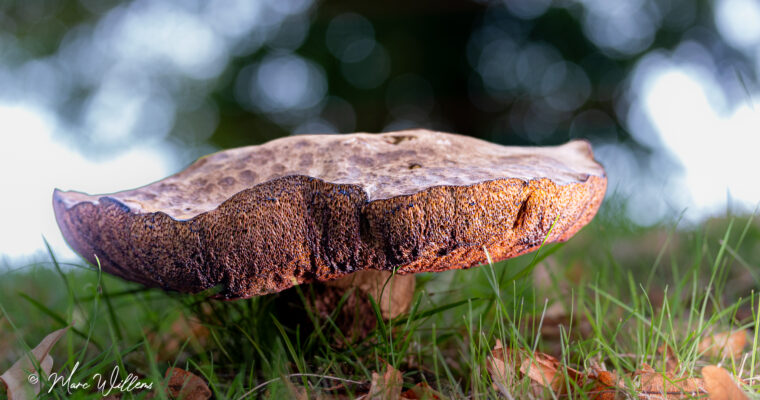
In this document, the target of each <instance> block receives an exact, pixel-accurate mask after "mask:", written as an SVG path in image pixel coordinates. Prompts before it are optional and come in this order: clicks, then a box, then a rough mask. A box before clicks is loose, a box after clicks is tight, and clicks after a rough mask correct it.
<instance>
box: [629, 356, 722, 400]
mask: <svg viewBox="0 0 760 400" xmlns="http://www.w3.org/2000/svg"><path fill="white" fill-rule="evenodd" d="M634 377H638V378H639V379H640V381H639V389H638V395H639V398H640V399H647V400H673V399H686V398H693V397H697V396H702V395H704V394H705V393H707V392H706V391H705V389H704V382H703V381H702V379H700V378H689V377H679V376H677V375H676V374H674V373H672V372H657V371H655V370H654V369H653V368H652V367H650V366H649V365H647V364H644V366H643V367H642V369H641V370H639V371H636V372H635V373H634Z"/></svg>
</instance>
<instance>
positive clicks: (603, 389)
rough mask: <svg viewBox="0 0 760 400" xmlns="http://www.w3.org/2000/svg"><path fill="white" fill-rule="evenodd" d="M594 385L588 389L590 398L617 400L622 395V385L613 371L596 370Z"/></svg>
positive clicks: (593, 399) (592, 399) (594, 399)
mask: <svg viewBox="0 0 760 400" xmlns="http://www.w3.org/2000/svg"><path fill="white" fill-rule="evenodd" d="M594 375H595V376H593V377H592V379H594V387H593V388H592V389H591V390H590V391H589V399H591V400H617V399H619V398H622V397H623V390H622V389H623V386H622V383H621V382H620V379H619V378H618V377H617V375H615V373H614V372H610V371H596V372H595V374H594Z"/></svg>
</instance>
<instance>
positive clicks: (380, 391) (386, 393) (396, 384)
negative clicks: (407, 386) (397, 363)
mask: <svg viewBox="0 0 760 400" xmlns="http://www.w3.org/2000/svg"><path fill="white" fill-rule="evenodd" d="M403 385H404V378H403V377H402V376H401V371H399V370H397V369H396V368H393V366H391V365H390V364H387V363H386V364H385V373H384V374H383V375H380V374H378V373H377V372H373V373H372V385H371V386H370V388H369V394H368V395H367V398H368V399H369V400H399V399H400V398H401V389H402V387H403Z"/></svg>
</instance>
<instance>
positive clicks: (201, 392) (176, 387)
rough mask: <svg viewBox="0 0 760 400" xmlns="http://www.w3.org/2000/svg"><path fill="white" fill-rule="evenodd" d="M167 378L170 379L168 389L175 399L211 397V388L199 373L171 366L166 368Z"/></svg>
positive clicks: (192, 399) (203, 399)
mask: <svg viewBox="0 0 760 400" xmlns="http://www.w3.org/2000/svg"><path fill="white" fill-rule="evenodd" d="M166 379H168V380H169V383H168V384H167V387H166V391H167V394H168V395H170V396H171V397H173V398H175V399H182V400H206V399H209V398H211V389H209V388H208V385H206V382H205V381H204V380H203V379H201V378H200V377H199V376H198V375H195V374H193V373H191V372H188V371H185V370H184V369H181V368H169V369H167V370H166Z"/></svg>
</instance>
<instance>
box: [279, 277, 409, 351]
mask: <svg viewBox="0 0 760 400" xmlns="http://www.w3.org/2000/svg"><path fill="white" fill-rule="evenodd" d="M290 293H291V294H290V296H293V294H294V292H292V291H291V292H290ZM304 295H305V296H306V299H305V300H306V304H305V306H306V307H307V308H309V309H310V312H311V313H313V314H316V315H318V316H319V317H320V318H332V321H333V323H334V325H333V326H337V328H338V329H339V330H340V331H341V333H342V335H343V336H344V337H345V340H344V339H338V338H336V344H338V345H342V344H345V343H346V342H348V343H350V342H354V341H356V340H361V339H364V338H366V337H367V335H368V334H369V333H370V332H371V331H372V330H373V329H374V328H375V326H376V325H377V319H376V318H374V317H373V316H374V315H375V311H374V309H373V307H372V303H371V302H370V300H369V299H370V296H371V297H372V299H374V301H375V303H376V304H377V306H378V308H379V309H380V314H381V316H382V318H383V319H384V320H386V321H387V320H390V319H392V318H395V317H398V316H399V315H402V314H404V313H406V312H407V311H408V310H409V306H410V305H411V303H412V298H413V297H414V275H413V274H408V275H398V274H393V273H391V272H389V271H378V270H364V271H358V272H355V273H353V274H350V275H348V276H345V277H343V278H340V279H337V280H334V281H329V282H316V283H313V284H311V285H309V286H308V289H305V290H304ZM344 297H345V299H344ZM286 299H288V300H286V302H285V304H283V306H284V308H285V309H288V310H290V312H291V317H295V316H294V315H293V314H292V312H293V310H294V307H293V305H294V304H293V300H295V299H294V298H293V297H286ZM337 307H340V309H339V310H338V311H337V312H336V308H337ZM302 318H303V317H301V318H299V317H295V319H296V321H298V320H300V321H303V319H302ZM294 322H295V321H294ZM296 323H299V322H296ZM331 325H332V324H331Z"/></svg>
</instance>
